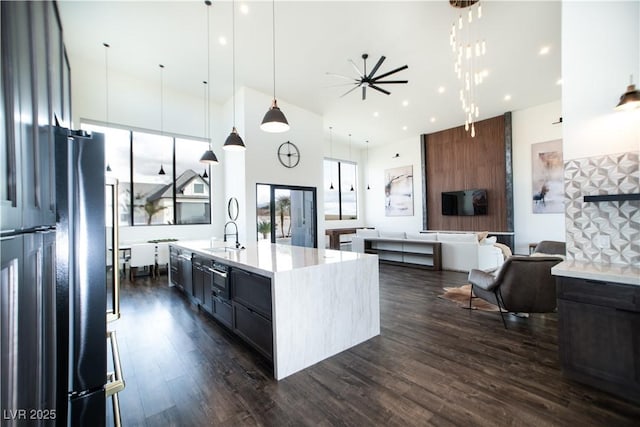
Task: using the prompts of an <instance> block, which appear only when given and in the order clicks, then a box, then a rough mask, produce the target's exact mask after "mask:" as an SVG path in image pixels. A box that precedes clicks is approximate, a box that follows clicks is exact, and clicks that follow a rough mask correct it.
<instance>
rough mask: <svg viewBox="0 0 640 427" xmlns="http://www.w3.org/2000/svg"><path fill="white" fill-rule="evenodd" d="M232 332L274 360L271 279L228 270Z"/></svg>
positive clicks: (236, 270) (242, 271) (241, 271)
mask: <svg viewBox="0 0 640 427" xmlns="http://www.w3.org/2000/svg"><path fill="white" fill-rule="evenodd" d="M231 300H232V304H233V330H234V332H235V333H236V334H238V335H239V336H240V337H242V338H243V339H244V340H245V341H246V342H247V343H248V344H250V345H251V346H252V347H254V348H255V349H256V350H258V351H259V352H260V353H262V354H263V355H264V356H266V357H267V358H268V359H270V360H273V324H272V321H271V315H272V311H271V302H272V298H271V279H270V278H268V277H264V276H260V275H258V274H253V273H249V272H247V271H244V270H238V269H235V268H234V269H233V270H231Z"/></svg>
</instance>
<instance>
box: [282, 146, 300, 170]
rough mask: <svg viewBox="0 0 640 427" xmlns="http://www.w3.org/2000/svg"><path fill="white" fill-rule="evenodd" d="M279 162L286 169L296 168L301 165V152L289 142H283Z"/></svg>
mask: <svg viewBox="0 0 640 427" xmlns="http://www.w3.org/2000/svg"><path fill="white" fill-rule="evenodd" d="M278 160H280V163H282V166H284V167H287V168H295V167H296V166H298V163H300V150H298V147H296V146H295V145H294V144H292V143H291V142H289V141H287V142H283V143H282V144H280V147H278Z"/></svg>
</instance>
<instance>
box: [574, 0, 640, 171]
mask: <svg viewBox="0 0 640 427" xmlns="http://www.w3.org/2000/svg"><path fill="white" fill-rule="evenodd" d="M587 23H588V24H587ZM630 74H633V79H634V83H635V84H636V87H637V88H638V87H640V84H639V83H640V2H638V1H629V2H562V77H563V86H562V100H563V105H562V108H563V111H562V116H563V118H564V126H563V141H564V160H565V161H567V160H571V159H579V158H584V157H591V156H597V155H603V154H614V153H623V152H627V151H638V150H639V149H640V111H638V110H636V111H634V112H616V111H614V110H613V108H614V107H615V105H616V104H617V103H618V100H619V97H620V95H622V93H624V91H625V88H626V87H627V85H628V84H629V75H630Z"/></svg>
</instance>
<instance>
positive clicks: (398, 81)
mask: <svg viewBox="0 0 640 427" xmlns="http://www.w3.org/2000/svg"><path fill="white" fill-rule="evenodd" d="M374 83H375V84H377V85H379V84H382V83H409V80H386V81H385V80H383V81H380V80H375V81H374Z"/></svg>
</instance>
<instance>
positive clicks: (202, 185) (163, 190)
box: [82, 123, 211, 225]
mask: <svg viewBox="0 0 640 427" xmlns="http://www.w3.org/2000/svg"><path fill="white" fill-rule="evenodd" d="M82 129H84V130H88V131H91V132H100V133H104V134H105V157H106V162H107V165H106V166H107V173H109V174H111V175H112V176H114V177H115V178H117V179H118V181H119V187H118V198H119V200H118V203H119V206H118V217H119V219H120V225H156V224H210V223H211V208H210V203H211V199H210V191H209V174H210V172H211V171H210V169H209V166H205V165H203V164H202V163H200V156H201V155H202V153H203V152H204V151H205V150H207V149H208V147H209V144H208V143H207V142H204V141H200V140H195V139H186V138H177V137H173V136H167V135H160V134H157V133H153V132H143V131H137V130H136V131H131V130H126V129H117V128H107V127H105V126H99V125H92V124H86V123H83V124H82ZM161 170H162V171H163V172H164V174H160V171H161Z"/></svg>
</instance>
